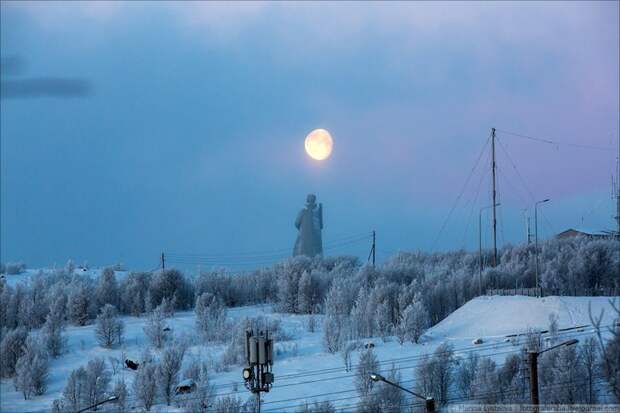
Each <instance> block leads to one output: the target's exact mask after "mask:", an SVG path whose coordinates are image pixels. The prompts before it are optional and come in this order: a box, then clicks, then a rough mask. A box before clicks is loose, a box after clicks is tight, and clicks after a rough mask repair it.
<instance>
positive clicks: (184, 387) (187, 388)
mask: <svg viewBox="0 0 620 413" xmlns="http://www.w3.org/2000/svg"><path fill="white" fill-rule="evenodd" d="M194 390H196V382H195V381H194V380H193V379H185V380H181V381H180V382H179V384H177V386H176V387H175V389H174V392H175V393H176V394H186V393H191V392H193V391H194Z"/></svg>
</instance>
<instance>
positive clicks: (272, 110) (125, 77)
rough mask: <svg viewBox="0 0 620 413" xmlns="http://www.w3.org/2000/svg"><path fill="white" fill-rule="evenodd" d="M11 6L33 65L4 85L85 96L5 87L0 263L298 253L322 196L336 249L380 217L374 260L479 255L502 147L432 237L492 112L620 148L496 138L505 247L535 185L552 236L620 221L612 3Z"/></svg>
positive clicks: (553, 133) (12, 21)
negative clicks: (11, 92)
mask: <svg viewBox="0 0 620 413" xmlns="http://www.w3.org/2000/svg"><path fill="white" fill-rule="evenodd" d="M1 7H2V29H1V30H2V31H1V34H2V39H1V46H2V57H3V58H15V57H17V58H18V60H19V61H20V62H21V65H20V70H18V71H8V70H6V65H5V66H4V67H3V70H2V73H1V74H2V81H3V82H10V81H15V80H17V79H22V78H27V77H44V76H46V77H71V78H77V79H84V80H85V81H87V82H88V84H89V85H90V89H89V90H90V91H91V93H90V94H89V95H88V96H86V97H81V98H66V99H61V98H49V97H41V98H30V99H18V98H14V99H8V98H6V99H3V100H2V107H1V109H0V114H1V116H2V117H1V125H0V126H1V129H0V131H1V133H2V135H1V144H2V155H1V156H2V157H1V160H2V169H1V172H2V177H1V181H0V182H1V184H2V192H1V195H2V203H1V207H2V214H1V218H2V229H1V242H2V245H1V249H0V251H1V253H2V260H3V261H12V260H24V261H26V262H27V263H29V264H30V265H33V266H40V265H50V264H52V263H54V262H55V263H63V262H64V261H66V260H67V259H68V258H73V259H75V260H77V261H80V262H81V261H83V260H88V261H89V262H91V263H92V264H96V265H101V264H109V263H114V262H118V261H122V262H124V263H126V264H128V265H130V266H133V267H150V266H151V267H152V266H155V265H156V264H157V256H158V254H159V252H160V251H161V250H166V251H180V252H201V253H220V252H226V253H231V254H233V253H239V252H248V253H255V252H263V251H264V252H271V251H275V250H282V249H287V248H292V243H293V241H294V238H295V230H294V227H293V220H294V217H295V215H296V213H297V210H298V209H299V208H300V207H301V206H302V205H303V201H304V198H305V194H306V193H308V192H316V193H317V196H318V198H319V201H322V202H323V203H324V204H325V213H326V232H325V239H326V240H327V241H328V242H329V240H332V241H333V242H337V240H338V239H339V237H341V236H346V235H348V234H357V233H362V232H366V231H370V230H372V229H376V230H377V232H378V240H379V243H380V244H379V250H380V252H381V254H380V258H382V257H384V256H385V254H386V253H387V252H389V251H395V250H399V249H422V250H427V251H429V250H432V249H435V250H437V249H449V248H461V247H464V248H469V249H471V248H475V247H476V245H477V214H478V209H479V208H480V207H482V206H485V205H488V204H489V203H490V195H489V189H490V183H489V180H488V175H489V174H488V169H489V168H488V160H487V158H486V156H487V152H485V154H484V155H483V161H484V162H486V163H485V164H484V169H482V168H480V167H479V169H477V170H476V171H474V174H473V177H472V179H471V181H470V183H469V185H468V186H467V187H466V189H465V192H464V195H463V196H462V198H461V199H460V201H459V203H458V204H457V207H456V209H455V210H454V213H453V215H452V216H451V219H450V220H449V221H448V224H447V227H446V230H445V231H444V232H443V233H442V234H441V236H439V237H438V236H437V234H438V232H439V230H440V228H441V227H442V224H443V223H444V221H445V219H446V216H447V215H448V213H449V211H450V209H451V207H452V205H453V204H454V201H455V199H456V197H457V195H458V194H459V192H460V191H461V188H462V187H463V185H464V182H465V179H466V177H467V175H468V174H469V172H470V171H471V169H472V168H473V166H474V164H475V161H476V159H477V157H478V154H479V153H480V150H481V149H482V147H483V145H484V143H485V141H486V139H487V137H488V135H489V130H490V128H491V127H496V128H497V129H499V130H506V131H512V132H517V133H520V134H524V135H531V136H535V137H541V138H545V139H551V140H554V141H558V142H562V143H568V144H580V145H589V146H597V147H604V148H610V149H609V150H594V149H585V148H578V147H574V146H564V145H562V146H559V147H555V146H553V145H546V144H540V143H535V142H532V141H528V140H524V139H521V138H518V137H514V136H510V135H507V134H503V133H501V132H499V133H498V139H499V141H500V142H501V146H498V149H497V151H498V165H499V169H500V171H499V178H498V180H499V190H500V198H501V201H502V205H503V206H502V208H501V215H500V228H501V236H500V243H505V242H513V243H516V242H522V241H523V239H524V235H523V234H524V229H523V227H524V224H523V218H522V209H523V208H526V207H531V205H532V204H533V199H540V198H547V197H549V198H552V200H553V201H552V202H551V203H549V204H548V205H545V207H544V210H545V213H544V215H545V218H544V219H543V220H541V227H540V231H541V235H543V236H545V237H548V236H551V235H552V234H553V233H555V232H559V231H561V230H563V229H565V228H567V227H579V226H582V225H583V226H585V227H589V228H594V229H603V228H611V227H612V225H613V221H612V219H611V216H612V215H613V211H612V208H613V204H612V202H611V199H610V195H609V193H610V179H611V175H612V173H613V171H614V165H615V157H616V153H617V149H616V148H617V139H618V124H619V115H618V113H619V96H618V93H619V92H618V90H619V82H618V73H619V65H618V61H619V55H618V50H619V48H620V47H619V34H618V30H619V26H618V3H617V2H601V3H597V2H581V3H579V2H567V3H562V2H550V3H536V2H519V3H510V2H490V3H463V2H458V3H422V2H412V3H394V2H391V3H379V2H377V3H368V2H363V3H329V4H327V3H292V2H291V3H256V2H250V3H233V4H226V3H201V2H197V3H181V2H171V3H147V2H127V3H121V2H114V3H106V2H84V3H79V2H67V3H62V2H60V3H52V2H49V3H45V2H36V3H17V2H10V1H3V2H2V6H1ZM3 85H5V83H3ZM3 87H4V86H3ZM319 127H322V128H326V129H328V130H329V131H330V132H331V133H332V135H333V137H334V140H335V147H334V152H333V155H332V157H331V158H329V159H328V160H327V161H325V162H323V163H317V162H315V161H311V160H310V159H308V157H307V156H306V155H305V154H304V152H303V139H304V137H305V135H306V134H307V133H308V132H309V131H311V130H312V129H314V128H319ZM504 150H506V152H508V154H509V156H510V159H512V161H514V163H515V165H516V167H517V168H518V170H519V173H520V175H521V176H519V175H518V174H517V173H516V171H515V169H514V167H513V166H512V163H511V160H510V159H509V158H508V156H507V155H506V153H505V152H504ZM483 172H484V174H483ZM522 181H523V182H524V183H525V185H524V184H523V182H522ZM582 217H583V223H582ZM485 225H487V226H488V220H485ZM487 245H488V241H487ZM331 252H333V253H351V254H356V255H359V256H364V255H366V254H367V245H366V244H364V243H361V244H353V245H349V246H347V247H346V248H345V247H342V248H341V249H338V248H334V250H333V251H331ZM282 254H283V255H285V254H286V253H282ZM252 265H253V263H251V262H248V263H246V264H244V266H245V267H252Z"/></svg>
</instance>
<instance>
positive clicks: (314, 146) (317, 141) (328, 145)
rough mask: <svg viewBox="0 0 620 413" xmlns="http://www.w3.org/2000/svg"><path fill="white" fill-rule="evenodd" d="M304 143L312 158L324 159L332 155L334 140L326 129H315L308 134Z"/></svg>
mask: <svg viewBox="0 0 620 413" xmlns="http://www.w3.org/2000/svg"><path fill="white" fill-rule="evenodd" d="M304 145H305V147H306V152H307V153H308V155H310V157H311V158H314V159H316V160H317V161H322V160H324V159H327V158H329V155H331V153H332V147H333V146H334V141H333V140H332V136H331V135H330V134H329V132H327V131H326V130H325V129H315V130H313V131H312V132H310V133H309V134H308V136H306V141H305V143H304Z"/></svg>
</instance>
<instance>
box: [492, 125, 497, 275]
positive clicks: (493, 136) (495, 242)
mask: <svg viewBox="0 0 620 413" xmlns="http://www.w3.org/2000/svg"><path fill="white" fill-rule="evenodd" d="M491 152H492V155H493V156H492V158H493V160H492V163H491V170H492V173H493V267H496V266H497V214H496V212H495V206H496V202H495V196H496V191H495V128H491Z"/></svg>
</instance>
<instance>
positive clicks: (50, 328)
mask: <svg viewBox="0 0 620 413" xmlns="http://www.w3.org/2000/svg"><path fill="white" fill-rule="evenodd" d="M61 317H62V316H61V315H60V314H58V313H56V312H50V313H49V314H48V315H47V318H46V319H45V324H43V329H42V330H41V333H42V336H43V341H44V343H45V347H46V348H47V352H48V354H49V355H50V356H52V357H58V356H60V355H61V354H62V352H63V351H64V349H65V347H66V345H67V340H66V339H65V337H63V335H62V332H63V329H64V322H63V319H62V318H61Z"/></svg>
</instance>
